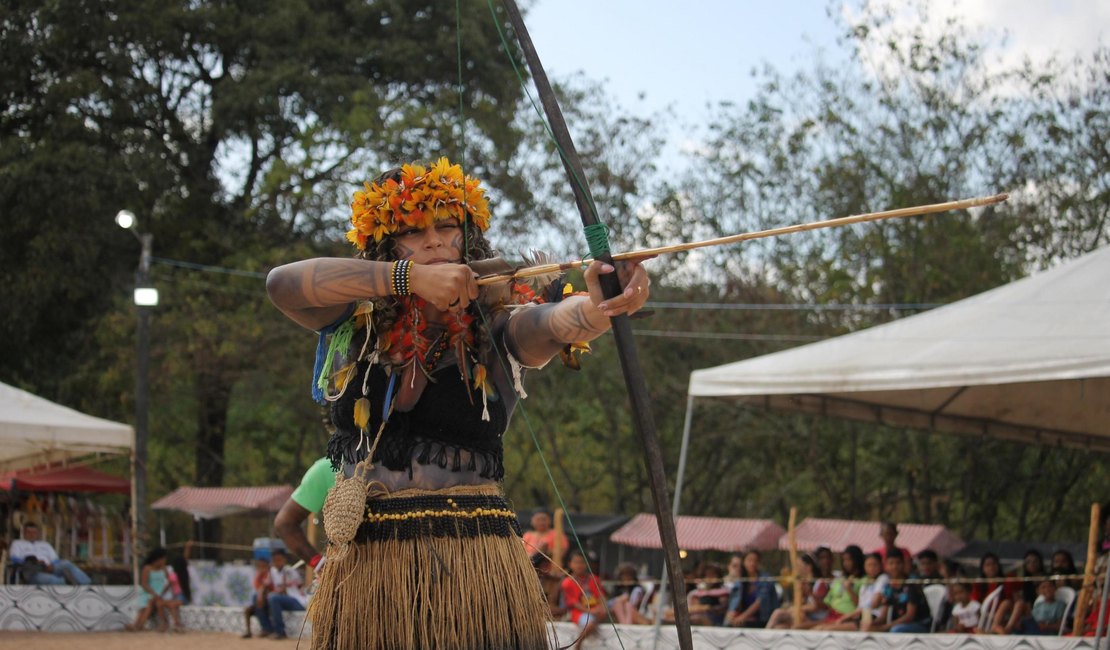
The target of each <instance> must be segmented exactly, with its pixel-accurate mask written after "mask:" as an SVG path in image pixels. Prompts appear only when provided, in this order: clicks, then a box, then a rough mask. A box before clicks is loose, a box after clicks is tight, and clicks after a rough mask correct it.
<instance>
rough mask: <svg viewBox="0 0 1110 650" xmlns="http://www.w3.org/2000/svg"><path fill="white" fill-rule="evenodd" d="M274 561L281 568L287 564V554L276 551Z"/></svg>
mask: <svg viewBox="0 0 1110 650" xmlns="http://www.w3.org/2000/svg"><path fill="white" fill-rule="evenodd" d="M273 562H274V566H275V567H277V568H279V569H280V568H281V567H283V566H285V554H284V553H274V559H273Z"/></svg>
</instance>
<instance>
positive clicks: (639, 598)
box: [609, 563, 651, 625]
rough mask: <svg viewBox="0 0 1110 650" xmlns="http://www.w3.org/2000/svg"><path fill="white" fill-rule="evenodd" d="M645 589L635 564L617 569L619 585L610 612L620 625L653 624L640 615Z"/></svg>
mask: <svg viewBox="0 0 1110 650" xmlns="http://www.w3.org/2000/svg"><path fill="white" fill-rule="evenodd" d="M644 595H645V593H644V588H643V587H641V586H640V573H639V572H638V571H637V570H636V566H635V565H633V564H628V563H625V564H622V565H620V566H619V567H617V584H616V585H615V586H614V587H613V597H612V598H610V599H609V611H611V612H613V617H614V618H616V619H617V622H618V623H621V624H623V625H648V624H650V623H651V621H650V620H648V619H647V618H646V617H645V616H643V615H642V614H640V605H642V604H643V602H644Z"/></svg>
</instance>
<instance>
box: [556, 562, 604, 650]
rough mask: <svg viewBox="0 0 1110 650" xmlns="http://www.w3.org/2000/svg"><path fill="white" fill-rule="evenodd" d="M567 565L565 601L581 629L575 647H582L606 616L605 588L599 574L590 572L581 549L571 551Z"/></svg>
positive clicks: (571, 616) (564, 589)
mask: <svg viewBox="0 0 1110 650" xmlns="http://www.w3.org/2000/svg"><path fill="white" fill-rule="evenodd" d="M567 565H568V566H569V567H570V576H569V577H567V579H565V580H563V601H564V602H565V603H566V605H567V610H568V611H569V612H570V619H571V620H572V621H574V624H575V625H577V626H578V628H579V630H581V632H580V633H579V635H578V642H577V643H575V644H574V647H575V648H581V647H582V642H583V641H585V640H586V637H588V636H590V635H591V634H593V632H594V630H596V629H597V627H598V625H601V620H602V618H603V617H604V616H605V605H604V603H605V588H604V587H602V586H601V581H599V580H598V579H597V576H595V575H592V574H591V573H590V571H589V565H588V564H587V563H586V558H584V557H583V556H582V553H581V551H578V550H574V551H571V553H570V560H569V561H568V562H567Z"/></svg>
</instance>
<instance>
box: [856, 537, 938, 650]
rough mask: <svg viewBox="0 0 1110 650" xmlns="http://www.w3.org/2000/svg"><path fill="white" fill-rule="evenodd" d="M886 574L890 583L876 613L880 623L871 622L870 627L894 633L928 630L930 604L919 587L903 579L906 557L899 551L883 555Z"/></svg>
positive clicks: (919, 632) (920, 632)
mask: <svg viewBox="0 0 1110 650" xmlns="http://www.w3.org/2000/svg"><path fill="white" fill-rule="evenodd" d="M885 566H886V573H887V575H889V576H890V584H889V585H887V587H886V589H884V590H883V610H882V612H881V613H880V614H879V620H880V621H884V622H881V623H877V624H876V623H872V624H871V628H870V629H871V630H872V631H875V632H882V631H886V630H889V631H891V632H893V633H895V634H899V633H909V634H924V633H926V632H928V631H929V623H930V621H931V620H932V618H931V614H930V612H929V603H928V601H926V600H925V592H923V591H922V590H921V586H920V585H917V584H911V583H908V582H906V567H905V559H904V558H903V556H902V554H901V553H890V554H889V555H887V556H886V564H885Z"/></svg>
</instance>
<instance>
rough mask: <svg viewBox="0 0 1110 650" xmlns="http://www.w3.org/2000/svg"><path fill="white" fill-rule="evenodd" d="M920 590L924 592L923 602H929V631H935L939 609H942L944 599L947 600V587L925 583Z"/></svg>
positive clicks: (939, 613)
mask: <svg viewBox="0 0 1110 650" xmlns="http://www.w3.org/2000/svg"><path fill="white" fill-rule="evenodd" d="M922 591H924V592H925V602H927V603H929V614H930V615H932V617H933V623H932V625H931V626H930V627H929V631H930V632H936V631H937V621H939V620H940V615H941V611H942V610H943V609H944V601H946V600H948V587H945V586H944V585H940V584H936V585H925V587H924V588H923V589H922Z"/></svg>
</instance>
